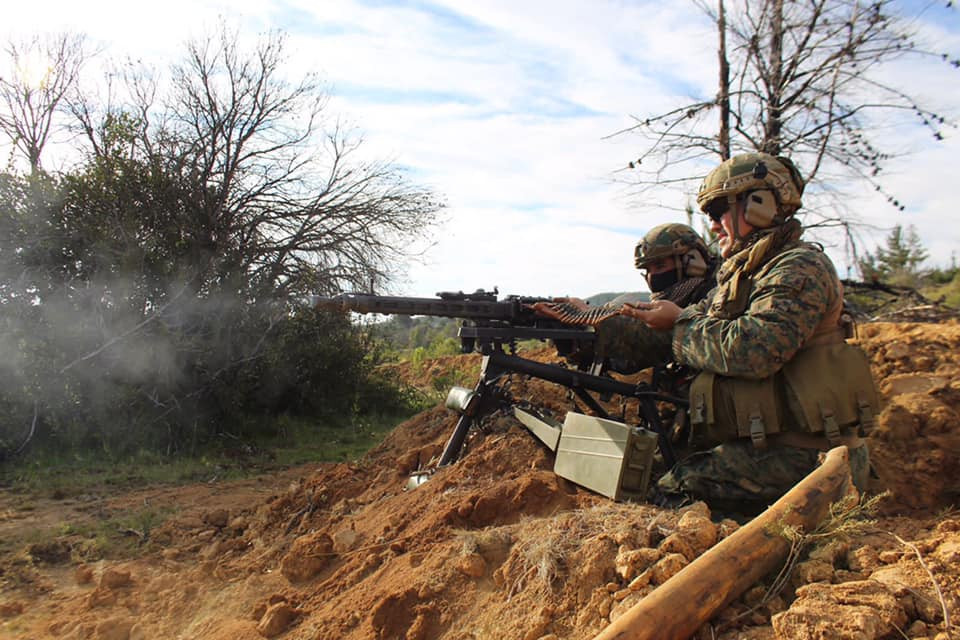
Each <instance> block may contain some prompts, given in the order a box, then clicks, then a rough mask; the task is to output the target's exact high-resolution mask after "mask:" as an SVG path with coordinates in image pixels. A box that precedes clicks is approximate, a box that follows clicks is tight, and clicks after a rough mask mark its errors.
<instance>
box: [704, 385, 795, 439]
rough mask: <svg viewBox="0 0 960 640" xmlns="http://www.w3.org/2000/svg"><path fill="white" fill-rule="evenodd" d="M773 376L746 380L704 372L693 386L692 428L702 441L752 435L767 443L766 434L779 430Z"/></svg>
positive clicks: (751, 436)
mask: <svg viewBox="0 0 960 640" xmlns="http://www.w3.org/2000/svg"><path fill="white" fill-rule="evenodd" d="M775 393H776V392H775V387H774V379H773V378H766V379H764V380H746V379H743V378H729V377H726V376H718V375H716V374H713V373H708V372H704V373H701V374H699V375H698V376H697V377H696V378H694V379H693V383H691V385H690V427H691V430H692V432H693V434H694V437H695V439H696V441H697V442H698V443H700V444H705V443H718V442H724V441H726V440H733V439H736V438H750V440H751V441H752V442H753V444H754V446H756V447H757V448H760V449H763V448H765V447H766V446H767V442H766V435H767V434H769V433H778V432H779V431H780V428H781V427H780V425H781V418H780V411H779V408H778V403H777V399H776V395H775Z"/></svg>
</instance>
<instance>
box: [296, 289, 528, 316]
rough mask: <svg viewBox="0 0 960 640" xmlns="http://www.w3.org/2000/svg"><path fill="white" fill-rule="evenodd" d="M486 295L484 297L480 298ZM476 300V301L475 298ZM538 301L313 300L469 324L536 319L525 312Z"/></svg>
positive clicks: (467, 297) (447, 297)
mask: <svg viewBox="0 0 960 640" xmlns="http://www.w3.org/2000/svg"><path fill="white" fill-rule="evenodd" d="M481 294H483V295H481ZM472 296H476V297H472ZM536 300H539V298H529V299H527V298H521V297H517V296H512V297H508V298H505V299H504V300H497V299H496V295H495V294H490V295H487V294H486V293H485V292H478V293H477V294H443V293H441V294H438V297H436V298H408V297H403V296H378V295H373V294H363V293H341V294H340V295H337V296H333V297H329V298H324V297H314V298H313V299H312V301H313V303H314V304H315V305H316V306H319V307H325V308H328V309H342V310H344V311H355V312H356V313H382V314H384V315H397V314H399V315H408V316H440V317H444V318H463V319H466V320H503V321H511V320H513V321H515V320H517V319H518V318H520V317H522V316H531V317H532V316H533V314H532V313H531V312H529V311H527V310H526V309H524V308H523V304H524V303H526V304H532V303H533V302H535V301H536Z"/></svg>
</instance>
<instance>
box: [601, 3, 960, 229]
mask: <svg viewBox="0 0 960 640" xmlns="http://www.w3.org/2000/svg"><path fill="white" fill-rule="evenodd" d="M694 2H695V4H696V5H697V6H698V7H699V8H700V9H702V10H703V11H705V12H706V14H707V15H708V16H709V17H710V18H711V19H712V20H713V21H714V23H715V24H716V26H717V30H718V32H719V36H720V39H719V49H718V58H719V69H720V74H719V87H718V91H717V95H716V96H715V97H713V98H709V99H704V100H700V101H694V102H691V103H689V104H685V105H683V106H680V107H677V108H675V109H672V110H670V111H668V112H666V113H661V114H657V115H652V116H649V117H646V116H645V117H635V118H634V119H635V121H636V124H635V125H633V126H631V127H629V128H627V129H625V130H623V131H620V132H617V134H614V135H620V134H626V133H629V134H635V135H638V136H639V137H640V138H641V139H642V142H641V143H640V144H641V145H642V146H641V149H642V152H641V153H640V154H639V157H638V159H636V160H633V161H632V162H630V167H631V168H632V169H635V171H634V172H632V182H631V184H632V185H633V186H634V187H635V188H637V189H640V190H645V189H649V188H651V187H654V186H657V185H659V184H663V183H664V182H668V181H669V182H673V183H677V182H680V183H686V184H687V185H688V186H690V187H695V184H696V182H697V181H699V179H700V178H701V177H702V175H703V172H704V170H705V168H707V167H709V166H712V165H714V164H715V163H716V160H717V159H725V158H728V157H729V156H730V154H731V153H739V152H744V151H754V150H758V151H766V152H769V153H772V154H779V153H786V154H788V155H790V156H791V157H792V158H793V159H794V160H795V161H796V162H797V164H798V165H799V167H800V168H801V170H802V171H803V172H804V177H805V179H806V180H807V182H808V183H809V184H812V185H814V186H815V188H816V187H819V190H821V191H830V190H831V189H833V188H835V187H836V185H837V184H839V183H840V181H842V180H849V179H850V178H855V179H858V180H863V181H866V182H868V183H870V184H871V185H873V186H874V187H875V188H877V189H878V190H883V186H882V184H881V182H880V180H881V172H882V171H883V168H884V166H885V163H886V162H887V161H888V160H890V159H891V158H892V157H893V155H894V153H895V152H894V151H891V150H890V149H888V148H885V147H884V145H883V144H882V143H881V142H880V141H878V138H879V137H880V136H879V135H876V134H875V130H873V131H872V130H871V127H872V126H875V125H876V124H877V123H878V122H879V121H880V119H881V118H888V119H891V121H893V122H897V123H904V122H905V121H906V122H909V121H912V122H914V123H916V124H919V125H920V126H921V127H923V128H925V129H926V130H927V131H928V132H929V135H931V136H932V137H934V138H936V139H938V140H939V139H942V137H943V129H944V127H953V126H955V125H954V124H953V123H951V122H948V121H947V120H946V119H945V118H944V117H943V116H942V115H940V114H939V113H937V112H936V111H933V110H932V109H930V108H928V107H926V106H924V105H921V104H920V103H919V101H918V100H916V99H914V97H912V96H911V95H910V94H909V93H908V92H907V91H906V90H904V89H903V88H902V87H900V86H897V85H896V84H894V83H892V82H890V81H888V80H885V79H884V77H883V76H882V75H881V69H883V68H884V65H886V64H887V63H890V62H893V61H896V60H899V59H901V58H904V57H906V56H915V57H920V58H930V59H933V58H936V60H937V61H940V60H942V61H945V62H947V63H949V64H951V65H952V66H953V67H958V66H960V60H956V59H952V60H951V59H950V57H949V56H947V55H945V54H934V53H932V52H930V51H928V50H926V49H924V48H923V47H922V46H921V45H920V44H919V43H918V42H917V40H916V36H915V34H913V33H912V32H911V30H910V29H909V28H908V27H907V21H906V20H905V19H903V18H899V17H897V16H896V15H895V14H894V13H893V2H892V0H874V1H868V2H865V1H863V0H762V1H757V0H732V1H731V0H727V1H726V3H725V2H724V0H718V2H717V5H716V6H715V7H714V6H713V5H712V3H709V2H708V0H694ZM715 110H717V111H719V124H718V125H717V126H716V128H715V125H713V124H712V123H711V122H710V119H709V116H710V114H713V113H715ZM904 116H905V118H904ZM888 199H889V200H890V202H891V203H892V204H893V205H894V206H896V207H899V208H901V209H902V208H903V206H902V205H901V203H900V202H899V201H897V200H896V199H895V198H894V197H892V196H889V195H888ZM808 222H809V221H808ZM831 222H833V223H837V221H835V220H834V221H831V220H829V219H823V220H820V222H819V223H820V224H830V223H831Z"/></svg>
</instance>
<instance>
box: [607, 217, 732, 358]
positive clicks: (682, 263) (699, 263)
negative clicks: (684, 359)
mask: <svg viewBox="0 0 960 640" xmlns="http://www.w3.org/2000/svg"><path fill="white" fill-rule="evenodd" d="M719 262H720V261H719V260H718V259H717V257H716V256H715V255H714V254H712V253H711V252H710V251H709V250H708V249H707V245H706V243H705V242H704V241H703V239H702V238H701V237H700V236H699V235H698V234H697V232H696V231H694V230H693V229H692V228H690V227H689V226H687V225H685V224H679V223H676V222H669V223H666V224H661V225H659V226H656V227H654V228H653V229H651V230H650V231H648V232H647V234H646V235H644V236H643V239H641V240H640V242H638V243H637V246H636V249H635V250H634V265H635V266H636V268H637V269H643V270H644V278H645V279H646V281H647V285H648V286H649V287H650V292H651V295H650V299H651V300H670V301H672V302H673V303H675V304H676V305H677V306H680V307H685V306H687V305H689V304H693V303H694V302H699V301H700V300H702V299H703V298H704V296H706V295H707V293H709V292H710V290H711V289H713V287H714V286H715V285H716V271H717V267H718V266H719ZM635 301H636V297H635V295H634V294H624V295H623V296H620V297H619V298H615V299H614V300H612V301H611V302H610V303H609V306H611V307H615V306H621V305H623V304H624V303H627V302H635ZM596 332H597V340H596V346H595V349H596V352H597V354H598V355H599V356H600V357H602V358H606V359H607V360H608V361H609V362H610V368H611V369H612V370H614V371H617V372H619V373H634V372H636V371H640V370H642V369H646V368H647V367H652V366H656V365H662V364H665V363H667V362H670V361H671V360H672V359H673V354H672V353H671V345H670V342H671V336H670V332H669V331H653V330H651V329H650V328H649V327H648V326H646V324H645V323H643V322H640V321H638V320H637V319H636V318H630V317H627V316H622V315H618V316H613V317H612V318H608V319H606V320H604V321H603V322H601V323H599V324H598V325H596Z"/></svg>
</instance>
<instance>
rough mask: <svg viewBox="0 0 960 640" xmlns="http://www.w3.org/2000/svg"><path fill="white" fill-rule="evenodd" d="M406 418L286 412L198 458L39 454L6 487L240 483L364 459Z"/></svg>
mask: <svg viewBox="0 0 960 640" xmlns="http://www.w3.org/2000/svg"><path fill="white" fill-rule="evenodd" d="M413 410H414V409H413V408H412V409H411V411H413ZM410 415H412V413H411V414H410ZM406 417H408V416H407V415H399V416H371V417H359V418H354V419H352V420H350V421H349V422H344V423H343V424H335V423H331V422H326V423H324V424H317V423H316V422H314V421H312V420H304V419H296V418H289V417H286V416H281V417H279V418H277V419H276V420H275V424H274V428H273V432H274V433H275V435H274V436H272V437H269V438H268V437H260V438H256V439H246V438H243V437H236V436H231V435H227V434H224V435H222V436H220V437H218V438H217V439H216V440H215V441H213V442H210V443H208V444H207V445H206V446H204V447H203V449H202V450H200V451H197V452H196V453H194V454H193V455H164V454H161V453H157V452H152V451H146V450H144V451H139V452H137V453H136V454H133V455H128V456H122V457H118V456H107V455H105V454H104V453H103V452H102V451H68V452H62V451H61V452H49V451H48V452H40V453H34V454H33V455H32V456H30V457H27V458H26V459H21V460H15V461H13V462H8V464H7V465H5V466H4V467H3V468H2V469H0V486H2V487H5V488H7V489H9V490H11V491H13V492H16V493H23V494H27V495H41V496H44V497H49V498H55V499H67V498H71V497H76V496H80V495H84V494H90V493H104V492H105V493H117V492H122V491H125V490H130V489H135V488H138V487H144V486H150V485H170V484H173V485H177V484H187V483H191V482H208V481H211V480H219V481H223V480H233V479H238V478H243V477H249V476H252V475H257V474H260V473H268V472H270V471H274V470H278V469H284V468H288V467H291V466H296V465H299V464H304V463H308V462H344V461H349V460H355V459H357V458H359V457H360V456H362V455H363V454H364V453H366V452H367V451H368V450H369V449H370V448H372V447H373V446H374V445H376V444H377V443H379V442H380V441H381V440H382V439H383V437H384V436H385V435H386V434H387V433H389V432H390V431H391V430H392V429H393V428H394V427H395V426H396V425H397V424H399V423H400V422H401V421H402V420H404V419H405V418H406ZM239 426H241V427H242V425H239ZM238 430H240V431H242V429H238ZM25 506H26V505H25Z"/></svg>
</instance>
